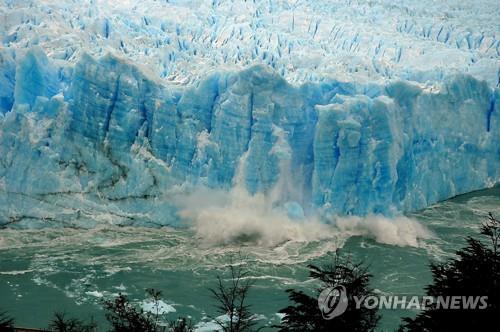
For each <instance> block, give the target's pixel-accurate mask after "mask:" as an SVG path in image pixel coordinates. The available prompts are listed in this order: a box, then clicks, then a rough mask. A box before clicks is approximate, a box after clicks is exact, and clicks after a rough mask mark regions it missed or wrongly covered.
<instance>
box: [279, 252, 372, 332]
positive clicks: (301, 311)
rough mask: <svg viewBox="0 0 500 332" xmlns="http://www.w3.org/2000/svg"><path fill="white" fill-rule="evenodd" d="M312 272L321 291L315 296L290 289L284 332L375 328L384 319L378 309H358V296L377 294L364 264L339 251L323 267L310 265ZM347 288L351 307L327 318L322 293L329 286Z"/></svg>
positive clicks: (283, 312)
mask: <svg viewBox="0 0 500 332" xmlns="http://www.w3.org/2000/svg"><path fill="white" fill-rule="evenodd" d="M309 269H310V272H309V275H310V277H311V278H314V279H316V280H317V281H319V283H320V287H319V288H318V290H317V294H315V295H313V296H311V295H308V294H306V293H304V292H302V291H297V290H294V289H289V290H288V291H287V292H288V294H289V298H290V300H291V302H293V304H292V305H290V306H288V307H286V308H284V309H282V310H281V311H280V313H282V314H284V315H285V316H284V318H283V320H282V323H281V325H280V326H279V328H280V331H281V332H308V331H310V332H321V331H325V332H326V331H353V332H355V331H373V330H374V329H375V327H376V326H377V323H378V321H379V319H380V317H379V315H378V314H377V310H376V309H366V308H360V309H356V306H355V301H354V296H357V297H358V298H362V297H366V296H370V295H373V291H372V289H371V288H370V286H369V284H370V279H371V277H372V276H371V274H370V273H369V272H368V270H367V268H366V267H365V266H364V265H363V264H362V263H357V264H355V263H353V262H351V260H350V259H346V258H343V257H341V256H340V255H339V253H338V252H337V254H336V255H335V257H334V259H333V263H332V264H330V265H326V266H323V267H319V266H315V265H309ZM339 286H343V287H345V294H346V296H347V307H346V309H345V312H344V313H342V314H341V315H340V316H337V317H334V318H332V319H325V318H323V316H322V313H321V311H320V309H319V307H318V296H319V294H320V293H321V291H323V290H324V289H326V288H337V287H339Z"/></svg>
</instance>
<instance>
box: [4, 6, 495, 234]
mask: <svg viewBox="0 0 500 332" xmlns="http://www.w3.org/2000/svg"><path fill="white" fill-rule="evenodd" d="M425 4H426V2H425V1H424V2H422V3H419V4H409V3H406V2H401V3H399V4H394V5H391V4H390V3H389V2H387V1H379V2H371V3H370V4H363V3H357V2H355V1H348V2H323V1H318V2H313V3H307V2H306V3H302V2H300V3H299V2H296V3H295V4H293V5H292V4H290V3H289V2H287V1H276V2H274V1H254V2H248V3H247V2H243V1H212V2H203V1H182V2H181V1H179V2H177V1H170V2H161V1H145V2H141V3H140V4H139V3H138V2H134V1H120V2H118V1H100V0H96V1H76V0H75V1H73V2H71V3H70V4H68V2H65V4H60V2H57V4H54V3H53V2H52V1H47V0H42V1H4V2H3V4H2V5H1V6H0V14H1V15H2V16H3V18H4V21H3V22H4V23H2V24H0V36H2V43H3V47H2V48H1V49H0V86H1V89H0V225H4V226H6V225H8V226H10V227H19V228H33V227H47V226H54V227H59V226H73V227H94V226H96V225H97V224H98V223H100V222H110V223H116V224H120V225H156V226H162V225H175V224H177V223H178V222H179V218H178V216H177V211H176V207H175V204H174V201H175V199H174V197H176V196H177V195H179V194H182V193H185V192H189V191H192V190H196V188H197V187H200V186H203V187H208V188H214V189H223V190H230V189H231V188H232V187H233V186H235V185H242V186H243V187H244V188H245V189H246V190H247V191H248V192H249V193H250V194H257V193H263V194H265V195H267V196H268V199H269V200H271V201H272V203H273V205H276V206H277V207H280V206H282V207H284V208H285V209H288V210H289V215H292V216H295V217H298V218H299V219H300V218H301V216H302V215H303V214H304V211H305V213H306V214H311V213H320V214H330V213H331V214H340V215H345V214H353V215H366V214H371V213H379V214H384V215H393V214H397V213H400V212H404V211H412V210H416V209H419V208H423V207H425V206H428V205H430V204H432V203H435V202H437V201H439V200H442V199H446V198H449V197H451V196H454V195H456V194H460V193H465V192H469V191H472V190H477V189H482V188H485V187H490V186H493V185H494V184H495V183H497V182H499V181H500V128H499V126H500V113H499V111H500V105H499V98H500V90H499V89H498V86H497V85H498V77H499V73H500V66H499V49H498V48H499V45H500V42H499V41H497V40H496V37H495V36H496V35H498V25H497V24H495V23H494V20H495V17H496V16H497V15H496V14H495V11H493V12H492V11H491V8H496V9H497V10H496V13H498V5H497V4H496V3H488V2H487V1H484V2H481V3H480V4H462V5H458V2H453V1H447V2H444V3H443V4H442V5H439V6H440V8H436V9H435V11H429V10H427V9H426V6H425ZM450 4H453V6H452V5H450ZM446 5H448V6H446ZM412 6H413V7H412ZM395 13H398V14H401V15H398V16H395ZM139 14H140V15H139ZM403 14H404V15H403ZM469 15H472V18H473V19H471V20H468V21H465V20H463V18H465V17H470V16H469ZM434 16H436V17H437V16H439V17H440V20H437V19H436V17H434ZM425 17H427V18H428V21H427V22H426V21H425V19H424V18H425ZM346 20H347V21H346ZM342 22H343V23H342ZM372 27H373V28H372ZM368 28H370V30H369V29H368ZM495 29H496V30H495ZM438 30H439V31H440V32H437V31H438ZM444 36H446V37H444Z"/></svg>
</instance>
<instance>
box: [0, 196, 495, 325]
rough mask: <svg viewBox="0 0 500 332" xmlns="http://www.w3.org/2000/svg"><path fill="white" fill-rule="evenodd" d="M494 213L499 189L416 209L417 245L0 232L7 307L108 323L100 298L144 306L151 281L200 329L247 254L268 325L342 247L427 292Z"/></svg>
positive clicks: (343, 236) (391, 319)
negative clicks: (420, 235)
mask: <svg viewBox="0 0 500 332" xmlns="http://www.w3.org/2000/svg"><path fill="white" fill-rule="evenodd" d="M489 211H491V212H494V213H496V215H500V188H494V189H490V190H485V191H481V192H476V193H472V194H468V195H463V196H460V197H456V198H454V199H451V200H448V201H446V202H442V203H440V204H437V205H435V206H432V207H430V208H427V209H425V210H423V211H420V212H418V213H414V214H411V215H409V216H408V217H410V218H412V219H415V220H417V221H418V222H419V223H420V224H421V225H424V226H426V227H427V228H428V230H429V231H430V233H431V234H432V236H431V237H430V238H427V239H422V240H419V243H418V246H416V247H410V246H395V245H390V244H384V243H380V241H379V242H377V241H376V240H375V239H377V240H379V239H378V238H376V237H371V236H369V235H368V236H350V235H352V234H353V233H352V232H347V231H338V232H336V233H335V232H333V233H332V234H331V236H328V237H326V238H323V239H318V240H310V241H284V242H283V243H279V244H277V245H272V246H262V245H255V244H254V245H252V242H237V241H236V242H235V241H233V242H232V244H225V245H222V244H219V245H213V244H212V245H210V244H207V243H205V242H204V241H202V240H201V239H200V238H199V233H197V232H196V230H190V229H185V230H174V229H148V228H116V227H111V226H106V227H102V228H97V229H93V230H74V229H44V230H31V231H20V230H0V309H2V310H7V311H9V312H10V314H12V315H13V316H14V317H15V318H16V319H17V322H18V325H21V326H30V327H46V326H47V322H48V321H49V319H50V317H51V316H52V314H53V312H54V311H66V312H67V313H69V314H71V315H75V316H79V317H83V318H85V317H89V316H90V315H92V316H94V317H95V318H96V320H98V321H102V320H103V319H104V316H103V313H102V311H101V310H100V306H99V303H100V302H101V301H102V299H105V298H110V297H113V296H115V295H116V294H117V293H118V292H123V293H127V294H128V295H129V296H130V298H131V299H133V301H134V302H136V303H138V304H139V303H141V302H143V301H145V300H146V296H145V294H144V289H145V288H151V287H153V288H156V289H161V290H162V291H163V301H164V302H166V303H167V304H169V305H171V306H172V307H173V308H174V309H175V312H173V311H172V312H170V313H169V314H167V316H168V317H170V318H172V319H173V318H175V317H176V315H189V316H191V317H192V319H193V320H194V321H195V322H198V323H199V325H198V326H199V327H203V326H205V327H207V326H209V325H207V324H206V323H208V322H209V321H210V319H209V318H208V317H211V316H213V315H215V313H214V312H213V309H212V308H213V300H212V299H211V297H210V293H209V291H208V289H209V288H210V287H212V286H214V285H215V277H216V275H218V274H221V273H222V272H223V271H224V266H225V265H226V264H227V263H228V260H229V257H230V256H231V255H232V254H234V253H235V252H238V251H241V254H242V255H243V256H244V257H246V259H245V262H246V266H247V267H248V270H249V272H250V273H251V275H252V276H253V278H254V279H255V287H254V289H253V290H252V293H251V295H250V296H251V303H252V304H253V309H254V311H255V312H256V313H258V314H259V317H260V319H261V322H262V323H265V322H269V324H273V323H277V322H278V321H279V318H278V316H277V315H276V313H277V312H278V310H279V309H280V308H283V307H284V306H286V305H287V304H288V301H287V297H286V294H285V292H284V291H285V289H287V288H290V287H300V288H304V289H306V290H308V289H309V290H312V289H314V287H315V285H314V283H312V282H311V281H310V280H308V278H307V269H306V267H305V266H306V265H307V264H309V263H321V262H324V261H326V260H328V259H329V258H330V257H331V253H332V252H334V251H335V249H336V248H337V247H343V252H344V253H349V254H350V255H352V256H353V259H354V260H364V261H365V262H367V263H368V264H369V266H370V271H371V272H372V274H373V275H374V278H373V286H374V288H375V289H376V290H377V291H380V292H382V293H387V294H411V295H413V294H415V295H420V294H423V287H424V286H425V285H426V284H428V283H429V281H430V272H429V269H428V263H429V260H442V259H444V258H446V257H449V256H450V255H452V254H453V252H454V250H456V249H458V248H460V247H461V246H462V245H464V243H465V240H464V237H465V236H467V235H474V234H477V232H478V229H479V226H480V223H481V222H482V221H483V220H485V215H486V213H487V212H489ZM382 242H383V241H382ZM382 314H383V320H382V322H381V328H380V330H394V329H395V328H396V327H397V325H398V323H399V318H400V317H401V316H402V315H413V314H414V313H411V312H405V311H384V312H382Z"/></svg>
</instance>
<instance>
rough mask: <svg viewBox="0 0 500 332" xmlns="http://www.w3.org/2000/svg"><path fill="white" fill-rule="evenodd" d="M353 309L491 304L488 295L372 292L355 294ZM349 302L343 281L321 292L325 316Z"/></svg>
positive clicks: (452, 307)
mask: <svg viewBox="0 0 500 332" xmlns="http://www.w3.org/2000/svg"><path fill="white" fill-rule="evenodd" d="M351 303H352V304H354V307H353V309H356V310H357V309H361V308H365V309H369V310H373V309H386V310H426V309H429V308H434V309H438V310H483V309H486V308H488V296H463V295H456V296H437V297H434V296H417V295H414V296H408V295H379V296H375V295H369V296H352V297H351ZM348 304H349V298H348V294H347V290H346V288H345V287H344V286H343V285H337V286H335V287H327V288H325V289H323V291H321V293H320V294H319V296H318V308H319V310H320V311H321V315H322V316H323V318H324V319H326V320H331V319H334V318H335V317H338V316H340V315H342V314H343V313H344V312H345V311H346V310H347V306H348Z"/></svg>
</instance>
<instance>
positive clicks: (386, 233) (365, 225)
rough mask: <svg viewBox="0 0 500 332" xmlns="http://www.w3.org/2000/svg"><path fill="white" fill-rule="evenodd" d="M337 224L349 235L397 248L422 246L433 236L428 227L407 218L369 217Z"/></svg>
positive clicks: (355, 218)
mask: <svg viewBox="0 0 500 332" xmlns="http://www.w3.org/2000/svg"><path fill="white" fill-rule="evenodd" d="M335 224H336V225H337V227H338V228H339V230H340V231H342V232H346V233H348V234H349V235H361V236H366V237H369V238H373V239H374V240H375V241H377V242H379V243H384V244H391V245H396V246H411V247H419V246H421V243H422V240H425V239H430V238H432V237H433V234H432V233H431V231H430V230H429V229H427V227H425V226H424V225H422V224H420V223H419V222H418V221H416V220H414V219H410V218H408V217H405V216H399V217H395V218H387V217H384V216H380V215H372V216H368V217H364V218H361V217H355V216H353V217H344V218H336V219H335Z"/></svg>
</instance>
